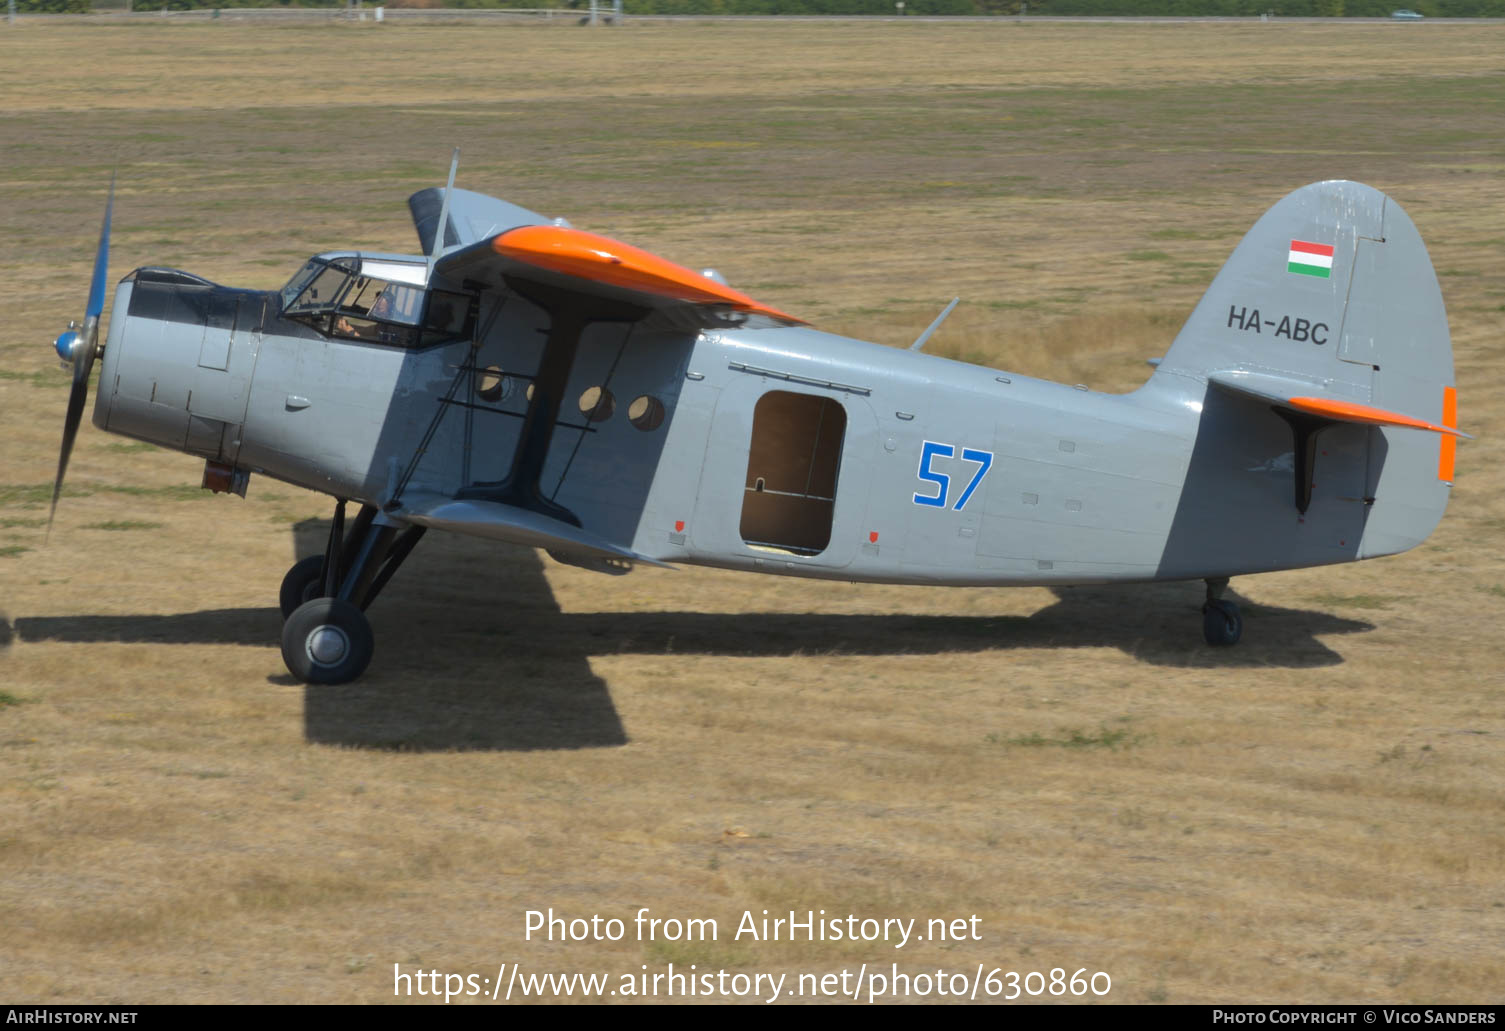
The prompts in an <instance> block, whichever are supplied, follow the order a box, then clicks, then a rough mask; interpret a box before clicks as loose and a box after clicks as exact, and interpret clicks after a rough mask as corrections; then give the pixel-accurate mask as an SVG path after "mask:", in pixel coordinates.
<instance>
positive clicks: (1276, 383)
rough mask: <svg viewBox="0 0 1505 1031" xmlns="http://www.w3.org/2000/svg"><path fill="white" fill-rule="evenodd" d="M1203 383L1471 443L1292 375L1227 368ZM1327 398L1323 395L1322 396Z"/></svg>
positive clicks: (1329, 415)
mask: <svg viewBox="0 0 1505 1031" xmlns="http://www.w3.org/2000/svg"><path fill="white" fill-rule="evenodd" d="M1207 381H1208V382H1209V383H1211V384H1212V385H1213V386H1215V387H1219V388H1221V389H1223V390H1227V391H1229V392H1231V393H1235V394H1243V395H1244V396H1245V397H1252V398H1255V399H1256V400H1260V401H1266V402H1268V403H1270V404H1272V405H1275V406H1277V407H1280V408H1289V409H1291V410H1293V411H1298V412H1305V413H1307V414H1308V415H1317V416H1321V417H1322V418H1325V419H1331V420H1332V421H1334V422H1357V423H1365V424H1367V425H1370V426H1400V427H1404V428H1407V429H1414V430H1428V431H1430V432H1432V433H1442V434H1446V435H1449V436H1454V437H1463V438H1465V439H1468V440H1472V439H1473V438H1472V437H1470V436H1469V435H1468V434H1467V433H1464V432H1462V431H1461V430H1459V429H1457V428H1455V427H1452V426H1439V425H1438V424H1436V423H1434V422H1429V421H1427V420H1426V419H1418V418H1415V417H1413V416H1410V415H1404V414H1402V413H1400V412H1392V411H1388V410H1386V409H1384V408H1377V407H1375V406H1374V405H1367V404H1361V403H1359V402H1357V401H1349V400H1346V399H1343V398H1339V397H1333V396H1331V393H1330V390H1329V384H1326V383H1323V382H1320V381H1317V380H1310V379H1300V378H1297V377H1292V376H1276V375H1271V374H1269V373H1262V372H1247V371H1245V370H1243V369H1227V370H1223V371H1219V372H1212V373H1208V375H1207ZM1322 395H1327V396H1322Z"/></svg>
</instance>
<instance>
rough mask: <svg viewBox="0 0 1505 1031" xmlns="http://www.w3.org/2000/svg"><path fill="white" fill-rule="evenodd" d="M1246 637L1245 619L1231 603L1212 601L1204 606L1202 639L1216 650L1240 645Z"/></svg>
mask: <svg viewBox="0 0 1505 1031" xmlns="http://www.w3.org/2000/svg"><path fill="white" fill-rule="evenodd" d="M1243 635H1244V617H1243V616H1241V615H1240V614H1239V610H1238V606H1237V605H1235V604H1234V603H1233V602H1231V601H1210V602H1208V603H1207V604H1206V605H1203V606H1202V637H1203V639H1204V640H1205V641H1206V642H1207V643H1208V644H1210V645H1212V646H1213V647H1214V648H1227V647H1230V646H1231V645H1235V644H1238V639H1239V638H1240V637H1242V636H1243Z"/></svg>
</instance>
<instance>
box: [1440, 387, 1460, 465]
mask: <svg viewBox="0 0 1505 1031" xmlns="http://www.w3.org/2000/svg"><path fill="white" fill-rule="evenodd" d="M1442 424H1443V425H1444V426H1457V425H1458V390H1457V388H1456V387H1443V388H1442ZM1457 456H1458V438H1456V437H1448V436H1444V437H1443V438H1442V450H1441V452H1439V453H1438V456H1437V478H1438V479H1439V480H1446V481H1447V482H1448V483H1452V482H1453V462H1454V460H1455V459H1456V458H1457Z"/></svg>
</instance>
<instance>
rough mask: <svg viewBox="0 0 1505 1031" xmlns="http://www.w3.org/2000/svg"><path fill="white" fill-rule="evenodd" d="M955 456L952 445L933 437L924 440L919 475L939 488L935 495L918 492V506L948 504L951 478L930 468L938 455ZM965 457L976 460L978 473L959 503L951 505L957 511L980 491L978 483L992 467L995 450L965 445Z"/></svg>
mask: <svg viewBox="0 0 1505 1031" xmlns="http://www.w3.org/2000/svg"><path fill="white" fill-rule="evenodd" d="M955 455H956V448H955V447H953V446H952V445H950V444H941V443H938V442H936V441H933V440H927V441H925V445H924V447H923V448H922V449H921V451H920V469H919V472H918V473H917V475H918V476H919V478H920V479H922V480H924V481H925V482H927V483H933V484H935V485H936V486H937V487H938V488H940V489H939V490H938V491H937V492H936V493H934V494H921V493H919V492H918V491H916V492H915V495H914V503H915V504H916V505H928V506H930V507H931V508H945V507H946V501H947V495H948V494H949V493H950V492H951V477H950V476H947V475H946V474H945V473H942V472H936V471H935V470H934V469H932V468H931V467H930V463H931V462H932V461H934V460H935V459H936V458H937V457H939V458H953V457H955ZM962 460H963V461H965V462H976V463H977V472H975V473H974V474H973V475H972V480H971V482H970V483H968V484H967V489H966V490H964V491H962V496H961V497H959V498H957V499H956V504H955V505H953V506H952V509H953V511H957V512H960V511H961V510H962V509H963V508H965V507H966V505H967V502H968V501H970V500H972V494H973V493H974V492H975V491H976V490H977V488H978V485H979V484H981V483H982V478H983V477H984V476H986V475H987V474H988V470H989V469H991V468H992V467H993V452H991V451H977V450H974V449H973V448H962Z"/></svg>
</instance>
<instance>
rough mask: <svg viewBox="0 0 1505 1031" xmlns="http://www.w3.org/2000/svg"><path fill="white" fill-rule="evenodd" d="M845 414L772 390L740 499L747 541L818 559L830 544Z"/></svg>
mask: <svg viewBox="0 0 1505 1031" xmlns="http://www.w3.org/2000/svg"><path fill="white" fill-rule="evenodd" d="M846 431H847V413H846V409H844V408H843V407H842V406H841V404H840V403H839V402H837V401H833V400H832V399H831V398H828V397H820V396H818V395H815V394H796V393H793V392H791V391H787V390H774V391H770V392H769V393H767V394H764V395H763V396H762V397H761V398H759V400H758V404H757V406H756V407H755V408H754V409H753V429H752V444H751V447H750V448H749V449H748V455H747V479H746V481H745V487H744V490H743V496H742V540H743V542H744V543H746V544H748V545H750V546H752V547H754V548H775V549H778V550H780V551H787V552H791V553H793V554H796V555H818V554H820V553H821V552H822V551H825V550H826V545H828V544H830V543H831V519H832V516H833V515H834V513H835V511H836V477H837V473H838V472H839V471H840V467H841V444H842V440H843V438H844V437H845V436H846Z"/></svg>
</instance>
